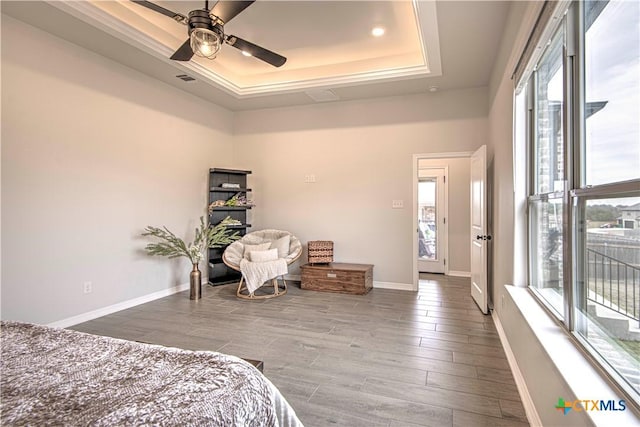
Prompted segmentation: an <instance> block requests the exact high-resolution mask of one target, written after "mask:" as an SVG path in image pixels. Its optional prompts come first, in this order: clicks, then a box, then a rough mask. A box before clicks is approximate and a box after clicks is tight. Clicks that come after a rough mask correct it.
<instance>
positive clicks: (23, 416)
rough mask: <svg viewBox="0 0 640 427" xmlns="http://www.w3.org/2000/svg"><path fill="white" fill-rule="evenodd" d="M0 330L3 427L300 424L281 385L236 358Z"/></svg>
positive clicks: (18, 328) (13, 325) (38, 330)
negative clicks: (277, 386)
mask: <svg viewBox="0 0 640 427" xmlns="http://www.w3.org/2000/svg"><path fill="white" fill-rule="evenodd" d="M0 328H1V335H0V339H1V341H0V345H1V347H2V349H1V359H0V368H1V371H0V372H1V377H0V401H1V403H0V410H1V419H0V424H2V425H67V426H68V425H95V426H114V425H118V426H122V425H201V426H243V427H244V426H283V427H287V426H290V427H297V426H302V423H301V422H300V421H299V419H298V418H297V416H296V414H295V412H294V411H293V409H292V408H291V406H290V405H289V404H288V403H287V401H286V400H285V399H284V397H283V396H282V395H281V394H280V392H279V391H278V390H277V388H276V387H275V386H274V385H273V384H271V382H270V381H269V380H268V379H267V378H265V377H264V376H263V375H262V374H261V373H260V372H259V371H258V370H257V369H256V368H255V367H254V366H252V365H251V364H249V363H248V362H246V361H244V360H242V359H240V358H237V357H234V356H230V355H225V354H221V353H215V352H208V351H189V350H182V349H177V348H170V347H162V346H158V345H152V344H143V343H138V342H132V341H125V340H120V339H116V338H109V337H102V336H97V335H90V334H86V333H82V332H76V331H70V330H66V329H56V328H50V327H46V326H40V325H33V324H29V323H20V322H10V321H3V322H1V324H0Z"/></svg>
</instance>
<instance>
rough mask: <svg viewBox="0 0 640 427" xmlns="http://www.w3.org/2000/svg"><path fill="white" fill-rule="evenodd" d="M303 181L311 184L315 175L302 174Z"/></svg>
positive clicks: (314, 180)
mask: <svg viewBox="0 0 640 427" xmlns="http://www.w3.org/2000/svg"><path fill="white" fill-rule="evenodd" d="M304 182H305V183H306V184H313V183H314V182H316V176H315V175H313V174H311V175H305V176H304Z"/></svg>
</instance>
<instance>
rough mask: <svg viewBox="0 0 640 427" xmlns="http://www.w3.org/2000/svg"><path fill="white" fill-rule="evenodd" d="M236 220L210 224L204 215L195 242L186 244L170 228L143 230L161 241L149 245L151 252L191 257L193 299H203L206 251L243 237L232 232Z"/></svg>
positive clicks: (149, 252)
mask: <svg viewBox="0 0 640 427" xmlns="http://www.w3.org/2000/svg"><path fill="white" fill-rule="evenodd" d="M230 221H232V220H231V218H230V217H226V218H225V219H224V220H222V221H221V222H220V223H219V224H217V225H212V226H208V225H207V224H205V222H204V217H200V227H199V228H196V230H195V238H194V240H193V242H192V243H189V244H187V243H185V242H184V240H182V239H181V238H179V237H178V236H176V235H175V234H173V233H172V232H171V231H169V230H168V229H167V227H164V226H163V227H162V228H158V227H151V226H147V227H146V228H145V229H144V230H145V232H144V233H142V235H143V236H152V237H156V238H158V239H160V240H161V242H159V243H149V244H148V245H147V246H146V248H145V249H146V250H147V253H148V254H149V255H161V256H166V257H169V258H178V257H182V256H183V257H186V258H189V261H191V264H193V269H192V270H191V275H190V280H189V283H190V287H191V293H190V295H189V298H190V299H195V300H197V299H200V295H201V293H202V284H201V283H202V281H201V273H200V270H199V269H198V264H199V263H200V261H202V259H203V258H204V253H205V251H206V250H207V249H208V248H219V247H221V246H225V245H228V244H229V243H232V242H233V241H235V240H238V239H239V238H240V235H239V234H238V232H237V231H235V232H231V230H229V229H228V228H227V225H228V223H229V222H230Z"/></svg>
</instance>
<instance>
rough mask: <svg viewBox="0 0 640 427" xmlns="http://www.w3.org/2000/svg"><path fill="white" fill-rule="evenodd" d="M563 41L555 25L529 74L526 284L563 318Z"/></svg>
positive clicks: (561, 30) (561, 34) (561, 33)
mask: <svg viewBox="0 0 640 427" xmlns="http://www.w3.org/2000/svg"><path fill="white" fill-rule="evenodd" d="M563 45H564V27H560V29H558V31H556V33H555V35H554V36H553V38H552V39H551V42H550V44H549V45H548V46H547V49H546V51H545V53H544V55H543V56H542V59H541V60H540V62H539V63H538V66H537V68H536V72H535V73H534V76H533V80H534V81H533V84H534V98H535V102H534V103H533V114H534V121H535V127H534V132H535V133H534V137H533V141H532V142H533V153H534V155H533V160H534V167H533V171H534V173H533V175H532V180H533V182H532V186H531V187H532V195H531V197H530V200H529V212H530V215H531V219H532V221H531V222H530V230H529V233H530V253H531V254H532V255H533V257H535V259H536V260H538V261H539V262H536V263H535V264H533V265H532V269H531V286H532V287H533V289H535V290H536V292H537V293H538V295H539V296H540V297H541V298H543V299H544V300H545V301H546V302H547V303H548V304H549V305H550V307H551V308H553V310H554V311H555V312H556V314H558V316H560V317H563V314H562V307H563V303H562V295H563V280H564V272H563V264H564V260H563V257H562V243H563V241H562V236H563V229H564V226H565V224H564V221H563V213H564V206H563V197H564V193H563V190H564V183H565V179H566V177H565V173H564V171H565V167H564V151H565V150H564V139H563V134H562V129H563V123H562V114H563V91H562V88H563V86H562V81H563V74H564V68H563V54H562V52H563Z"/></svg>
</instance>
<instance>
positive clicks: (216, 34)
mask: <svg viewBox="0 0 640 427" xmlns="http://www.w3.org/2000/svg"><path fill="white" fill-rule="evenodd" d="M131 1H132V2H133V3H137V4H139V5H140V6H144V7H146V8H148V9H151V10H153V11H154V12H158V13H161V14H163V15H165V16H168V17H170V18H172V19H173V20H175V21H176V22H179V23H181V24H183V25H186V26H188V27H189V38H188V39H187V41H185V42H184V43H183V44H182V46H180V48H178V50H177V51H176V52H175V53H174V54H173V55H171V59H173V60H176V61H189V60H190V59H191V58H192V57H193V55H194V54H196V55H198V56H201V57H203V58H209V59H214V58H215V57H216V55H217V54H218V52H219V51H220V48H221V46H222V43H226V44H228V45H230V46H233V47H235V48H236V49H239V50H241V51H242V52H243V53H244V54H245V55H247V56H255V57H256V58H258V59H261V60H262V61H264V62H266V63H268V64H271V65H273V66H274V67H280V66H282V65H283V64H284V63H285V62H287V58H285V57H284V56H282V55H278V54H277V53H275V52H272V51H270V50H268V49H265V48H263V47H261V46H258V45H256V44H253V43H251V42H248V41H246V40H243V39H241V38H240V37H237V36H233V35H227V34H225V33H224V24H226V23H228V22H229V21H231V20H232V19H233V18H234V17H236V16H237V15H238V14H239V13H240V12H242V11H243V10H245V9H246V8H247V7H249V6H251V4H252V3H253V2H255V0H251V1H235V0H233V1H232V0H219V1H218V2H217V3H216V4H215V5H214V6H213V7H212V8H211V9H209V1H208V0H206V1H205V2H204V8H203V9H197V10H192V11H191V12H189V16H188V17H187V16H184V15H183V14H181V13H177V12H172V11H170V10H169V9H165V8H164V7H162V6H159V5H157V4H155V3H151V2H150V1H144V0H131Z"/></svg>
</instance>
